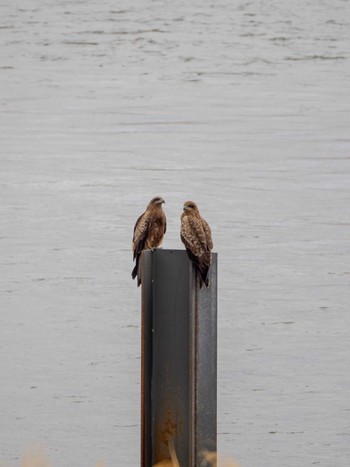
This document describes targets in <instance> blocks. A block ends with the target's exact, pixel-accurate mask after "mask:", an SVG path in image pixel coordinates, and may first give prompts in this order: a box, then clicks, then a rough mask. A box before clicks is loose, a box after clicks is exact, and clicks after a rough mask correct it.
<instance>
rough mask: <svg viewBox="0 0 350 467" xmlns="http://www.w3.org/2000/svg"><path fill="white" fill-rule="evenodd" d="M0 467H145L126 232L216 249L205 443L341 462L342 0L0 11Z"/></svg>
mask: <svg viewBox="0 0 350 467" xmlns="http://www.w3.org/2000/svg"><path fill="white" fill-rule="evenodd" d="M0 13H1V14H0V35H1V38H2V47H1V48H0V86H1V90H2V92H1V99H0V123H1V132H0V143H1V144H0V148H1V149H0V151H1V153H0V154H1V157H0V164H1V170H0V196H1V205H0V211H1V219H2V225H1V231H0V250H1V251H0V268H1V276H0V277H1V280H0V294H1V314H0V319H1V323H0V327H1V339H0V341H1V344H0V348H1V367H0V370H1V375H2V389H1V398H0V401H1V402H0V414H1V420H2V424H3V426H4V427H6V428H4V429H3V430H2V440H1V443H0V461H1V460H4V461H5V460H6V461H8V462H11V463H15V461H16V453H18V452H23V450H24V449H25V446H27V445H28V444H29V445H30V443H33V442H35V443H39V444H40V445H42V446H43V447H44V448H45V450H46V451H45V452H47V453H48V457H49V458H50V459H51V461H52V464H53V465H55V466H59V465H62V466H71V465H74V466H75V467H86V466H87V465H95V464H96V459H98V458H101V459H104V460H105V462H106V465H115V460H116V459H118V462H120V465H137V464H138V463H139V400H140V395H139V383H140V368H139V366H140V342H139V341H140V310H139V308H140V295H139V290H137V289H136V287H135V284H134V283H133V282H132V281H131V278H130V270H131V267H132V258H131V251H130V249H129V248H130V243H131V237H132V228H133V225H134V222H135V219H136V216H137V215H138V214H139V212H140V210H141V209H142V208H144V206H145V204H146V202H147V200H148V199H150V198H151V197H152V196H153V195H155V194H161V195H163V196H164V198H165V200H166V204H165V210H166V214H167V217H168V231H167V235H166V237H165V241H164V248H182V244H181V241H180V238H179V228H180V220H179V217H180V214H181V206H182V204H183V201H184V200H186V199H194V200H195V201H197V202H198V203H199V205H200V206H201V211H202V213H203V216H204V217H205V218H206V219H207V220H208V221H209V222H210V224H211V226H212V230H213V237H214V246H215V250H216V251H218V253H219V265H220V271H219V272H220V274H219V279H220V281H219V374H218V396H219V407H218V431H219V451H222V452H227V453H233V454H234V455H235V457H237V460H238V461H239V463H240V464H241V465H244V466H247V467H248V466H251V467H256V466H259V465H261V463H262V459H264V461H263V463H264V465H269V467H280V466H281V465H286V466H288V467H294V466H299V465H303V466H304V465H313V464H315V465H316V464H317V465H322V466H324V467H333V466H334V465H337V467H346V466H347V462H348V457H349V447H348V438H349V423H348V420H349V417H348V412H349V407H348V397H347V393H348V390H349V387H350V381H349V372H348V368H349V358H348V355H349V350H350V349H349V339H348V336H347V329H348V328H349V325H350V323H349V313H348V307H349V298H350V297H349V277H350V267H349V264H350V258H349V256H350V254H349V219H348V204H349V171H350V169H349V147H350V138H349V99H348V96H349V93H350V84H349V83H350V68H349V52H348V31H349V17H350V16H349V2H346V1H342V0H334V1H333V2H332V4H330V2H327V1H316V0H310V1H309V2H307V3H305V2H304V1H301V0H297V1H295V2H289V3H287V2H279V1H276V0H272V1H271V0H270V1H265V0H262V1H260V2H248V1H238V2H232V1H228V0H220V1H215V2H214V1H210V0H201V1H199V0H193V1H192V2H190V3H189V2H185V1H178V2H170V1H167V0H154V1H151V2H142V1H140V0H136V1H134V2H132V4H130V2H126V1H124V0H122V1H120V2H117V4H116V2H111V1H110V0H102V1H100V2H97V1H96V2H94V1H76V2H67V1H64V0H56V1H53V0H43V1H41V2H37V1H36V0H26V1H20V2H15V3H12V2H3V3H2V4H1V5H0Z"/></svg>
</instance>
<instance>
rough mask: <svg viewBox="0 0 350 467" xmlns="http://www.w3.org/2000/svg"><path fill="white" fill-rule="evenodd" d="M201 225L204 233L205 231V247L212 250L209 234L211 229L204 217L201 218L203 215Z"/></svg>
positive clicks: (211, 240)
mask: <svg viewBox="0 0 350 467" xmlns="http://www.w3.org/2000/svg"><path fill="white" fill-rule="evenodd" d="M202 225H203V230H204V233H205V238H206V243H207V247H208V249H209V250H212V249H213V239H212V236H211V229H210V227H209V224H208V222H207V221H206V220H205V219H203V217H202Z"/></svg>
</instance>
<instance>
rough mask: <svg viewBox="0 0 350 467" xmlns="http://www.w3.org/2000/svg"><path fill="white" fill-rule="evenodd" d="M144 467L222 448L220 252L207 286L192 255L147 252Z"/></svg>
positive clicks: (190, 461) (185, 464)
mask: <svg viewBox="0 0 350 467" xmlns="http://www.w3.org/2000/svg"><path fill="white" fill-rule="evenodd" d="M141 267H142V383H141V384H142V388H141V467H151V466H153V465H154V464H156V463H157V462H160V461H163V460H166V459H170V454H169V445H172V446H173V447H174V449H175V452H176V455H177V457H178V460H179V464H180V466H181V467H199V466H202V465H203V466H204V463H203V464H202V463H201V459H202V453H203V451H216V401H217V391H216V385H217V365H216V362H217V254H216V253H214V254H213V264H212V267H211V272H210V287H209V288H205V287H204V288H202V289H199V287H198V284H197V282H196V276H195V271H194V268H193V265H192V263H191V262H190V261H189V259H188V257H187V253H186V251H184V250H162V249H157V250H153V251H150V250H148V251H144V252H143V254H142V261H141Z"/></svg>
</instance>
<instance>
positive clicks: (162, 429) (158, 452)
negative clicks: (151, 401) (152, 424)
mask: <svg viewBox="0 0 350 467" xmlns="http://www.w3.org/2000/svg"><path fill="white" fill-rule="evenodd" d="M177 433H178V424H177V421H176V414H175V413H173V412H172V411H171V410H167V411H166V413H165V418H164V421H163V422H162V423H160V424H159V426H158V429H157V430H156V433H155V435H156V439H155V447H156V449H155V460H156V461H157V462H159V461H160V460H167V459H170V458H171V455H170V446H173V443H174V441H175V439H176V436H177Z"/></svg>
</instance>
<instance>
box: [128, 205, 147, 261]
mask: <svg viewBox="0 0 350 467" xmlns="http://www.w3.org/2000/svg"><path fill="white" fill-rule="evenodd" d="M150 221H151V217H150V214H149V212H148V211H145V212H144V213H143V214H141V216H140V217H139V218H138V219H137V221H136V223H135V227H134V236H133V239H132V249H133V252H134V259H135V258H136V257H137V255H140V254H141V251H142V250H143V249H144V246H145V242H146V239H147V235H148V231H149V227H150V224H151V222H150Z"/></svg>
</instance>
